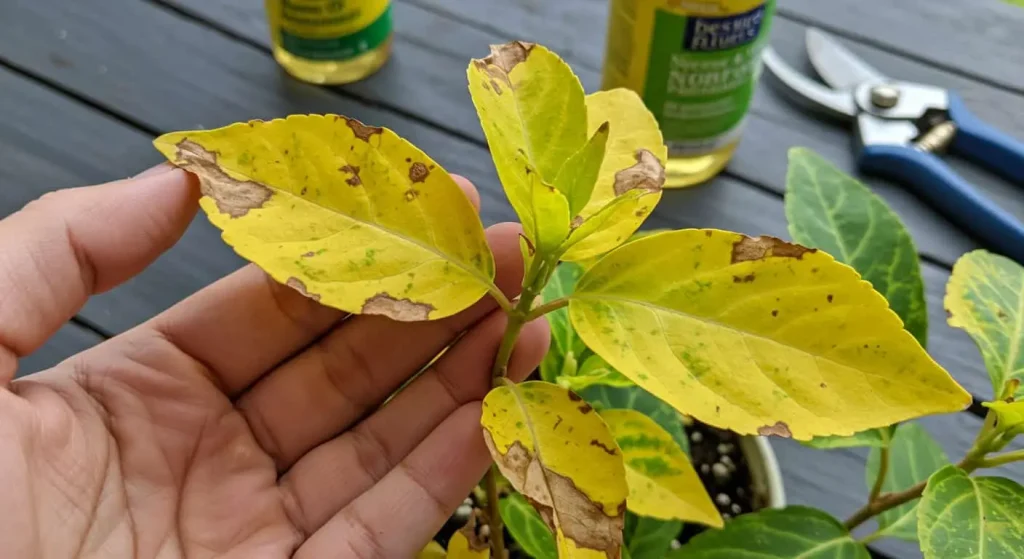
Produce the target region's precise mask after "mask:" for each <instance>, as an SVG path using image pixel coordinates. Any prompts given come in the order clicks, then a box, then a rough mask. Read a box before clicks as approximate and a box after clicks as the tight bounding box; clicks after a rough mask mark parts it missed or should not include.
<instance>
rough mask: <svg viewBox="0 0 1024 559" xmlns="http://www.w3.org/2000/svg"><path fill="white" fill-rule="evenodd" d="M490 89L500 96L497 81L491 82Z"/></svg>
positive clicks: (499, 87)
mask: <svg viewBox="0 0 1024 559" xmlns="http://www.w3.org/2000/svg"><path fill="white" fill-rule="evenodd" d="M491 89H493V90H494V92H495V93H497V94H498V95H501V86H500V85H498V80H493V79H492V80H491Z"/></svg>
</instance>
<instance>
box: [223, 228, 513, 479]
mask: <svg viewBox="0 0 1024 559" xmlns="http://www.w3.org/2000/svg"><path fill="white" fill-rule="evenodd" d="M521 230H522V229H521V228H520V227H519V226H518V225H516V224H511V223H506V224H499V225H496V226H494V227H491V228H490V229H489V230H488V231H487V238H488V242H489V244H490V246H491V250H492V252H493V253H494V260H495V265H496V267H497V274H496V280H495V281H496V282H497V285H498V287H499V288H500V289H501V290H502V291H503V292H505V293H506V294H507V295H509V296H510V297H512V296H515V295H516V294H518V293H519V288H520V284H521V283H522V277H523V266H522V256H521V254H520V252H519V246H518V235H519V232H520V231H521ZM496 306H497V305H496V303H495V302H494V300H493V299H492V298H491V297H489V296H487V297H484V298H483V299H482V300H480V301H479V302H478V303H476V304H475V305H473V306H472V307H470V308H469V309H467V310H465V311H463V312H461V313H458V314H456V315H454V316H451V317H448V318H444V319H441V320H437V321H431V322H394V321H392V320H389V319H387V318H385V317H381V316H356V317H353V318H352V319H351V320H349V321H347V322H346V323H344V324H342V325H341V326H340V327H338V328H337V329H335V330H333V331H332V332H330V333H329V334H327V335H326V336H324V337H323V338H322V339H320V340H318V341H317V342H316V343H315V344H313V345H312V346H310V347H309V348H307V349H306V350H305V351H303V352H302V353H301V354H299V355H297V356H295V357H294V358H292V359H291V360H289V361H288V362H286V363H284V364H282V365H281V366H280V367H278V368H277V369H276V370H274V371H272V372H271V373H270V374H269V375H267V376H266V377H265V378H263V379H262V380H260V382H259V383H257V384H256V385H255V386H253V387H252V389H251V390H250V391H249V392H247V393H245V394H244V395H242V397H241V398H239V401H238V408H239V409H240V410H241V411H242V413H243V415H245V417H246V419H247V420H248V421H249V424H250V425H252V427H253V433H254V434H255V436H256V440H257V441H258V442H259V443H260V445H261V446H263V448H264V449H265V450H266V451H267V452H268V453H269V454H270V455H271V456H272V457H274V459H275V461H276V462H277V464H278V468H279V469H280V470H285V469H287V468H289V467H290V466H291V465H292V464H293V463H294V462H295V461H296V460H298V459H299V457H301V456H302V455H303V454H305V453H306V452H308V451H309V450H310V449H312V448H313V447H315V446H316V445H318V444H320V443H322V442H324V441H326V440H328V439H330V438H331V437H334V436H335V435H337V434H338V433H340V432H341V431H343V430H344V429H346V428H347V427H348V426H350V425H352V424H354V423H355V422H357V421H358V420H359V419H360V418H362V417H363V416H364V415H366V414H367V413H368V412H370V411H372V410H373V409H374V408H376V407H377V406H378V405H380V403H381V402H383V401H384V400H385V399H386V398H387V397H388V395H389V394H391V393H392V392H394V391H395V390H396V389H397V388H398V387H399V386H401V385H402V383H403V382H405V381H406V380H408V379H409V377H411V376H412V375H413V374H415V373H416V372H417V371H418V370H419V369H421V368H422V367H423V365H424V364H426V363H427V362H429V361H430V359H431V358H433V357H434V356H435V355H437V354H438V353H439V352H440V351H441V350H442V349H443V348H445V347H446V346H448V345H449V344H451V342H452V341H454V340H455V338H456V337H457V336H458V335H459V334H460V333H461V332H462V331H464V330H465V329H466V328H468V327H470V326H471V325H472V324H474V323H475V322H477V321H478V320H480V319H481V318H482V317H484V316H486V315H487V313H489V312H491V311H492V310H494V309H495V308H496Z"/></svg>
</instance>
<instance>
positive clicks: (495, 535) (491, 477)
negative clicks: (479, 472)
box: [484, 464, 505, 558]
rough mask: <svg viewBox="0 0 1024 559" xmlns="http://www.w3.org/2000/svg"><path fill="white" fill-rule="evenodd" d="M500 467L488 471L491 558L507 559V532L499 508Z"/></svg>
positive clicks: (493, 466) (492, 466)
mask: <svg viewBox="0 0 1024 559" xmlns="http://www.w3.org/2000/svg"><path fill="white" fill-rule="evenodd" d="M497 470H498V467H497V466H496V465H494V464H491V467H490V468H488V469H487V476H486V478H485V481H484V482H485V483H486V485H487V525H488V526H489V527H490V534H489V536H490V538H491V557H497V558H504V557H505V530H504V528H503V527H502V521H501V509H500V508H499V507H498V471H497Z"/></svg>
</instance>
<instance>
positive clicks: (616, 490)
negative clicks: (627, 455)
mask: <svg viewBox="0 0 1024 559" xmlns="http://www.w3.org/2000/svg"><path fill="white" fill-rule="evenodd" d="M481 424H482V425H483V428H484V440H485V441H486V443H487V446H488V448H489V449H490V451H491V456H492V457H493V458H494V461H495V462H496V463H497V464H498V468H499V469H500V470H501V473H502V474H504V476H505V477H506V478H507V479H508V480H509V482H510V483H511V484H512V486H513V487H515V489H516V490H517V491H519V492H520V493H522V494H523V495H524V496H526V497H528V498H529V499H530V501H531V502H532V503H533V504H534V506H535V507H536V508H537V509H538V511H539V512H540V514H541V517H543V518H544V521H545V522H546V523H547V524H548V526H549V527H550V528H551V530H552V532H554V533H555V536H556V539H557V543H558V549H559V557H562V558H567V557H568V558H581V559H582V558H590V557H594V558H606V557H610V558H617V557H619V556H620V552H621V548H622V528H623V523H624V518H625V516H624V515H625V509H626V495H627V491H628V490H627V487H626V473H625V469H624V466H623V463H622V455H621V454H620V453H619V451H618V448H617V447H616V446H615V439H613V438H612V435H611V433H610V432H609V431H608V426H607V425H605V423H604V421H603V420H602V419H601V416H600V415H598V414H597V413H595V412H594V410H593V408H591V407H590V405H589V404H587V403H586V402H584V401H583V400H582V399H581V398H580V397H579V396H577V395H576V394H574V393H572V392H570V391H568V390H566V389H564V388H562V387H559V386H556V385H554V384H550V383H546V382H539V381H532V382H525V383H523V384H520V385H506V386H501V387H498V388H495V389H494V390H492V391H491V392H490V393H489V394H488V395H487V397H486V398H485V399H484V403H483V415H482V418H481Z"/></svg>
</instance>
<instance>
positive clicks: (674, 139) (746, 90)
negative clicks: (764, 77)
mask: <svg viewBox="0 0 1024 559" xmlns="http://www.w3.org/2000/svg"><path fill="white" fill-rule="evenodd" d="M774 3H775V2H774V0H768V1H767V2H764V3H762V4H760V5H758V6H756V7H754V8H753V9H750V10H748V11H745V12H743V13H738V14H733V15H729V16H716V17H708V16H692V15H691V16H687V15H681V14H678V13H674V12H671V11H667V10H663V9H657V10H656V11H655V14H654V22H653V24H654V25H653V27H654V28H653V31H652V33H651V43H650V51H649V56H648V60H647V74H646V80H645V83H644V87H643V91H644V95H643V98H644V102H645V103H646V105H647V106H648V108H650V110H651V112H652V113H654V115H655V117H657V119H658V122H659V123H660V125H661V129H662V133H663V134H664V136H665V141H666V143H667V144H668V147H669V150H670V152H672V153H673V154H679V155H687V154H702V153H707V152H708V151H713V150H715V149H717V148H720V147H722V146H724V145H727V144H729V143H732V142H734V141H736V140H737V139H738V138H739V133H740V131H741V129H742V126H743V121H744V119H745V117H746V115H747V111H748V110H749V108H750V103H751V100H752V99H753V95H754V88H755V87H756V85H757V78H758V76H759V73H760V67H761V56H760V55H761V49H762V48H763V46H764V45H765V44H766V41H767V37H768V34H769V28H770V19H771V15H772V11H773V8H774Z"/></svg>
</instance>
